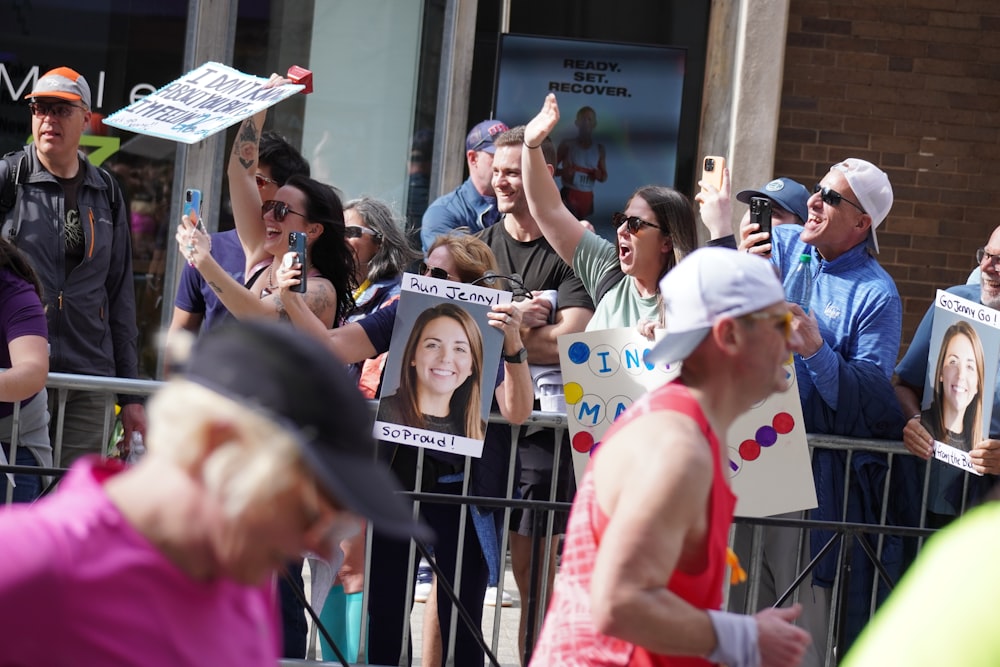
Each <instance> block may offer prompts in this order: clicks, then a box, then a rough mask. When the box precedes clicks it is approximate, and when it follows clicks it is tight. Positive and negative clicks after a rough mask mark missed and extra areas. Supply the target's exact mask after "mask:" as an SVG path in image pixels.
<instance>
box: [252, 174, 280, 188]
mask: <svg viewBox="0 0 1000 667" xmlns="http://www.w3.org/2000/svg"><path fill="white" fill-rule="evenodd" d="M254 178H255V179H256V180H257V187H258V188H263V187H265V186H267V184H268V183H270V184H271V185H277V184H278V181H276V180H274V179H273V178H268V177H267V176H265V175H264V174H254Z"/></svg>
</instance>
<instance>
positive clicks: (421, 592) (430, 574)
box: [413, 558, 434, 602]
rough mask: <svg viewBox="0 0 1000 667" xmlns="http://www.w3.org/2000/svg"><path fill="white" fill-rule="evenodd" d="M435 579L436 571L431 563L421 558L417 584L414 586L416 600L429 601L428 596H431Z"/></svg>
mask: <svg viewBox="0 0 1000 667" xmlns="http://www.w3.org/2000/svg"><path fill="white" fill-rule="evenodd" d="M433 581H434V571H433V570H431V566H430V563H428V562H427V561H426V560H424V559H423V558H421V559H420V566H419V567H418V568H417V584H416V585H415V586H414V587H413V601H414V602H427V598H429V597H430V596H431V583H432V582H433Z"/></svg>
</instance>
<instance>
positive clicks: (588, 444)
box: [573, 431, 594, 454]
mask: <svg viewBox="0 0 1000 667" xmlns="http://www.w3.org/2000/svg"><path fill="white" fill-rule="evenodd" d="M593 446H594V436H592V435H590V434H589V433H587V432H586V431H580V432H579V433H577V434H576V435H574V436H573V449H575V450H576V451H578V452H580V453H581V454H589V453H590V449H591V448H592V447H593Z"/></svg>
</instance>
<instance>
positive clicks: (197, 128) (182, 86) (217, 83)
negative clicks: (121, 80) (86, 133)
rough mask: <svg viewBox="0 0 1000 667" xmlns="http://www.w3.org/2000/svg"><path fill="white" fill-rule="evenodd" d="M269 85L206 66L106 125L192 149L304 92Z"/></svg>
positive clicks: (217, 66)
mask: <svg viewBox="0 0 1000 667" xmlns="http://www.w3.org/2000/svg"><path fill="white" fill-rule="evenodd" d="M266 82H267V79H264V78H261V77H259V76H254V75H252V74H244V73H243V72H240V71H239V70H235V69H233V68H232V67H228V66H226V65H222V64H220V63H213V62H208V63H205V64H204V65H202V66H201V67H199V68H197V69H195V70H192V71H190V72H188V73H187V74H185V75H184V76H182V77H181V78H179V79H177V80H175V81H172V82H171V83H168V84H167V85H165V86H163V87H162V88H160V89H159V90H157V91H156V92H154V93H151V94H150V95H147V96H146V97H143V98H142V99H139V100H136V101H135V102H133V103H132V104H130V105H128V106H127V107H125V108H124V109H120V110H118V111H116V112H115V113H113V114H111V115H110V116H108V117H107V118H105V119H104V123H105V124H106V125H111V126H112V127H117V128H119V129H122V130H128V131H129V132H136V133H138V134H146V135H149V136H152V137H160V138H161V139H169V140H171V141H177V142H180V143H182V144H194V143H197V142H199V141H201V140H202V139H204V138H205V137H208V136H211V135H213V134H215V133H216V132H221V131H222V130H224V129H226V128H227V127H229V126H230V125H235V124H236V123H239V122H240V121H242V120H243V119H244V118H247V117H249V116H252V115H254V114H255V113H257V112H258V111H261V110H263V109H266V108H268V107H270V106H272V105H274V104H277V103H278V102H280V101H281V100H283V99H285V98H286V97H290V96H291V95H294V94H295V93H297V92H299V91H300V90H302V88H303V87H304V86H301V85H298V84H286V85H283V86H275V87H272V88H264V84H265V83H266Z"/></svg>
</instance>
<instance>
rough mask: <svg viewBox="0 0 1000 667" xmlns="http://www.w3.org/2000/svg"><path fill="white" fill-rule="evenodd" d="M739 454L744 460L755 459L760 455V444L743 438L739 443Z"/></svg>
mask: <svg viewBox="0 0 1000 667" xmlns="http://www.w3.org/2000/svg"><path fill="white" fill-rule="evenodd" d="M740 456H742V457H743V460H744V461H756V460H757V457H759V456H760V444H758V443H757V441H756V440H744V441H743V442H741V443H740Z"/></svg>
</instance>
